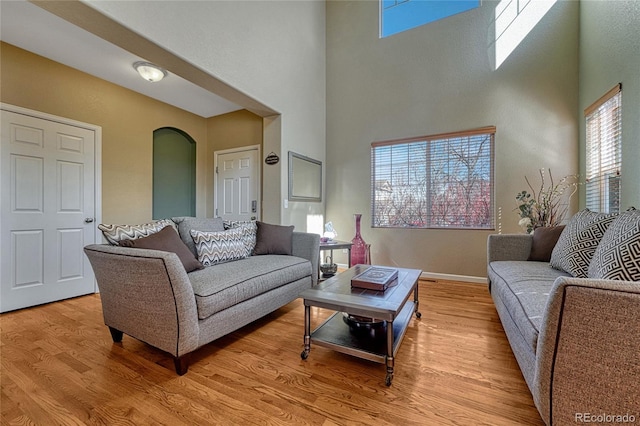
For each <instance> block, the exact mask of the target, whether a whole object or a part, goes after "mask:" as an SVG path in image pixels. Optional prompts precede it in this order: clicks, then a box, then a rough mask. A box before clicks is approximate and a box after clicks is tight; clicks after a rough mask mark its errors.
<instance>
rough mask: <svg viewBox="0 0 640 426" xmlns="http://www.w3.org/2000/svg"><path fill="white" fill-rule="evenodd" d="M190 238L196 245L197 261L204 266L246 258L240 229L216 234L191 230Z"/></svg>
mask: <svg viewBox="0 0 640 426" xmlns="http://www.w3.org/2000/svg"><path fill="white" fill-rule="evenodd" d="M191 236H192V237H193V241H194V242H195V243H196V250H197V251H198V260H199V261H200V262H201V263H202V264H203V265H204V266H211V265H215V264H217V263H223V262H229V261H231V260H239V259H244V258H245V257H247V249H246V246H245V241H244V238H243V231H242V229H230V230H228V231H217V232H203V231H196V230H191Z"/></svg>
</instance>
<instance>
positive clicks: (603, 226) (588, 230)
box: [551, 209, 618, 278]
mask: <svg viewBox="0 0 640 426" xmlns="http://www.w3.org/2000/svg"><path fill="white" fill-rule="evenodd" d="M617 216H618V214H617V213H595V212H592V211H590V210H589V209H584V210H581V211H579V212H578V213H576V214H575V215H574V216H573V217H572V218H571V220H569V223H568V224H567V226H566V227H565V228H564V230H563V231H562V234H560V238H559V239H558V242H557V243H556V246H555V247H554V248H553V251H552V252H551V267H553V268H555V269H559V270H561V271H565V272H568V273H570V274H571V275H573V276H574V277H576V278H587V275H588V270H589V263H591V259H592V258H593V254H594V253H595V251H596V248H597V247H598V244H599V243H600V240H601V239H602V236H603V235H604V233H605V232H606V231H607V228H608V227H609V225H610V224H611V222H613V220H614V219H615V218H616V217H617Z"/></svg>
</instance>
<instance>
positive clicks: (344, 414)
mask: <svg viewBox="0 0 640 426" xmlns="http://www.w3.org/2000/svg"><path fill="white" fill-rule="evenodd" d="M420 292H421V293H420V310H421V312H422V318H421V319H420V320H417V319H414V320H413V323H412V324H411V325H410V327H409V329H408V331H407V334H406V336H405V339H404V341H403V343H402V345H401V347H400V350H399V352H398V355H397V357H396V369H395V375H394V380H393V384H392V386H391V387H386V386H385V385H384V377H385V367H384V365H383V364H377V363H373V362H370V361H364V360H360V359H356V358H354V357H350V356H348V355H343V354H339V353H336V352H334V351H331V350H329V349H326V348H322V347H319V346H312V349H311V352H310V354H309V358H308V359H307V360H306V361H302V360H301V359H300V352H301V350H302V346H303V345H302V344H303V338H302V336H303V331H304V325H303V317H304V307H303V305H302V302H301V300H296V301H294V302H292V303H290V304H289V305H287V306H285V307H283V308H282V309H280V310H278V311H276V312H275V313H273V314H271V315H269V316H267V317H265V318H263V319H262V320H259V321H257V322H255V323H253V324H251V325H249V326H247V327H245V328H243V329H241V330H240V331H238V332H235V333H233V334H231V335H229V336H227V337H224V338H222V339H219V340H218V341H216V342H213V343H211V344H209V345H207V346H205V347H203V348H201V349H199V350H198V351H196V352H195V354H194V356H193V358H192V364H191V366H190V368H189V372H188V373H187V374H186V375H185V376H182V377H179V376H177V375H176V374H175V372H174V370H173V362H172V359H171V358H170V357H169V356H168V355H167V354H165V353H163V352H161V351H159V350H156V349H154V348H152V347H150V346H148V345H146V344H144V343H141V342H139V341H137V340H134V339H133V338H131V337H129V336H126V335H125V337H124V339H123V342H122V343H121V344H114V343H112V341H111V336H110V334H109V330H108V329H107V327H106V326H104V324H103V322H102V312H101V308H100V297H99V295H90V296H84V297H79V298H76V299H71V300H67V301H63V302H57V303H52V304H49V305H44V306H39V307H35V308H31V309H25V310H22V311H17V312H10V313H7V314H4V315H1V316H0V328H1V333H2V334H1V340H0V351H1V353H0V355H1V358H2V364H1V366H2V368H1V375H0V381H1V385H2V388H1V399H0V404H1V417H0V423H1V424H3V425H11V424H20V425H27V424H39V425H53V424H108V425H116V424H130V425H145V424H154V425H155V424H158V425H159V424H166V425H181V424H184V425H202V424H234V425H235V424H255V425H264V424H296V425H301V424H314V425H343V424H350V425H356V424H368V425H371V424H376V425H403V426H404V425H413V424H416V425H447V424H451V425H482V424H484V425H515V424H520V425H542V421H541V420H540V417H539V415H538V412H537V411H536V409H535V407H534V405H533V401H532V398H531V394H530V393H529V391H528V389H527V386H526V384H525V382H524V379H523V377H522V375H521V373H520V370H519V369H518V366H517V363H516V361H515V358H514V356H513V354H512V352H511V349H510V348H509V344H508V342H507V339H506V337H505V335H504V332H503V330H502V327H501V325H500V322H499V319H498V316H497V314H496V312H495V309H494V307H493V304H492V302H491V298H490V296H489V294H488V292H487V289H486V286H484V285H479V284H467V283H455V282H438V283H433V282H427V281H424V282H423V281H421V282H420ZM329 314H330V312H329V311H326V310H321V309H318V308H314V309H313V310H312V324H313V325H317V324H318V323H319V322H320V321H321V320H322V319H324V318H326V317H327V316H328V315H329Z"/></svg>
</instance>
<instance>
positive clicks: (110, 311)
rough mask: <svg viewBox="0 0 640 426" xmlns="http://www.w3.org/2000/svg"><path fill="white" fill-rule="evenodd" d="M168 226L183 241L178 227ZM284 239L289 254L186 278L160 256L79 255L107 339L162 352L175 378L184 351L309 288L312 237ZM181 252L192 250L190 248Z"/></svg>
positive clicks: (174, 262) (178, 265) (314, 262)
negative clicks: (127, 339) (85, 262)
mask: <svg viewBox="0 0 640 426" xmlns="http://www.w3.org/2000/svg"><path fill="white" fill-rule="evenodd" d="M221 224H222V222H221V221H220V226H221ZM216 226H217V225H216ZM176 228H179V229H180V231H181V232H180V237H182V238H183V240H185V242H187V241H189V239H190V238H191V237H190V236H187V235H185V227H184V226H182V225H180V227H176ZM132 235H133V234H132ZM291 238H292V240H291V247H292V255H282V254H266V255H260V256H248V257H246V258H243V259H239V260H233V261H229V262H224V263H218V264H214V265H212V266H208V267H206V268H204V269H196V270H194V271H191V272H188V273H187V272H186V270H185V267H184V266H183V263H182V262H181V260H180V259H179V257H178V255H177V254H176V253H173V252H168V251H159V250H149V249H141V248H131V247H121V246H116V245H109V244H95V245H89V246H87V247H85V253H86V255H87V257H88V258H89V260H90V262H91V265H92V267H93V270H94V272H95V276H96V280H97V283H98V288H99V290H100V297H101V301H102V310H103V316H104V322H105V324H106V325H107V326H108V327H109V330H110V331H111V335H112V338H113V341H114V342H120V341H121V340H122V336H123V333H124V334H127V335H129V336H131V337H134V338H136V339H138V340H141V341H143V342H145V343H148V344H150V345H152V346H154V347H156V348H159V349H161V350H163V351H166V352H168V353H169V354H170V355H172V356H173V358H174V363H175V368H176V372H177V373H178V374H179V375H182V374H185V373H186V372H187V370H188V366H189V354H190V353H191V352H193V351H194V350H196V349H198V348H199V347H201V346H203V345H205V344H207V343H209V342H212V341H213V340H216V339H218V338H220V337H222V336H224V335H226V334H228V333H231V332H233V331H235V330H237V329H239V328H241V327H243V326H245V325H247V324H249V323H251V322H252V321H255V320H257V319H259V318H261V317H263V316H264V315H266V314H268V313H270V312H273V311H275V310H277V309H278V308H280V307H282V306H284V305H286V304H287V303H289V302H291V301H293V300H295V299H296V298H297V297H298V295H299V294H300V292H301V291H302V290H304V289H307V288H310V287H311V286H312V285H314V284H315V283H317V279H318V277H317V271H318V259H319V238H320V237H319V235H316V234H310V233H302V232H293V233H292V237H291ZM112 242H113V241H112ZM189 248H190V249H191V250H192V251H193V250H194V247H193V244H191V247H189ZM194 254H195V253H194Z"/></svg>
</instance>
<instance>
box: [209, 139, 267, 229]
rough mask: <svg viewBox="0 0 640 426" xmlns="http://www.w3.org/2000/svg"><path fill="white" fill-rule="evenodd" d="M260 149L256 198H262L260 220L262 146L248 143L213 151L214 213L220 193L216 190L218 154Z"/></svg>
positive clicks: (258, 214)
mask: <svg viewBox="0 0 640 426" xmlns="http://www.w3.org/2000/svg"><path fill="white" fill-rule="evenodd" d="M254 150H255V151H258V176H257V179H258V193H257V194H256V199H257V200H260V208H259V209H258V211H257V212H256V217H257V218H258V220H260V218H261V217H262V211H261V210H262V147H261V146H260V145H247V146H240V147H238V148H229V149H221V150H219V151H213V191H214V197H213V214H214V216H215V212H216V209H217V208H218V194H217V193H216V191H217V190H218V173H216V170H217V168H218V156H219V155H224V154H233V153H234V152H244V151H254Z"/></svg>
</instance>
